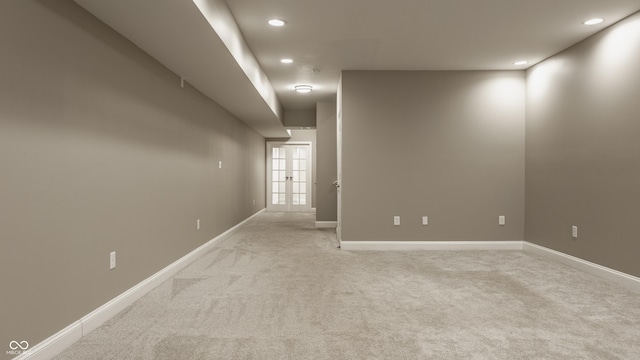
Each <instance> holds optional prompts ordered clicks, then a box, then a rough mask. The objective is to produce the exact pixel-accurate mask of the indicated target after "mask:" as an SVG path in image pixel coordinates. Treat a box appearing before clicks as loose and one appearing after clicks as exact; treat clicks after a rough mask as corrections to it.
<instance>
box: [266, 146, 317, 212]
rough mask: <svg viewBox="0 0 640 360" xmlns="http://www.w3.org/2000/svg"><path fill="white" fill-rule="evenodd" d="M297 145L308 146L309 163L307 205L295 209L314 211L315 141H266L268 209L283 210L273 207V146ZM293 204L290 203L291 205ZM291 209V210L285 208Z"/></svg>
mask: <svg viewBox="0 0 640 360" xmlns="http://www.w3.org/2000/svg"><path fill="white" fill-rule="evenodd" d="M296 145H304V146H307V148H308V150H309V151H308V153H307V164H308V169H307V172H308V175H307V184H308V185H307V190H308V192H307V205H306V206H305V208H304V209H302V210H295V211H297V212H312V211H313V208H312V204H313V142H311V141H267V142H266V150H265V155H266V156H265V162H266V167H265V168H266V171H267V174H266V176H265V179H266V187H265V197H266V199H265V200H266V202H265V205H266V206H265V207H266V211H282V210H274V209H272V208H271V200H272V199H271V196H270V195H271V186H272V180H273V179H272V176H273V171H272V170H273V169H272V168H273V158H272V156H273V155H272V154H273V147H274V146H296ZM290 205H291V204H289V206H290ZM284 211H291V210H284Z"/></svg>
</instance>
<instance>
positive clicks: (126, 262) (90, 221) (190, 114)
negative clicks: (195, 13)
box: [0, 0, 265, 357]
mask: <svg viewBox="0 0 640 360" xmlns="http://www.w3.org/2000/svg"><path fill="white" fill-rule="evenodd" d="M0 44H2V57H1V60H0V63H1V65H2V70H1V71H2V81H0V129H1V131H0V247H1V249H0V284H1V286H2V290H1V291H2V295H1V296H0V302H1V303H0V324H1V325H0V351H1V353H2V356H3V357H4V356H5V354H4V351H5V350H9V349H8V348H7V349H5V348H4V347H5V346H7V344H8V343H9V341H11V340H17V341H22V340H26V341H28V342H29V343H30V344H32V345H35V344H36V343H38V342H39V341H41V340H43V339H45V338H46V337H48V336H50V335H52V334H54V333H55V332H57V331H59V330H61V329H62V328H64V327H66V326H67V325H69V324H71V323H72V322H74V321H76V320H78V319H80V317H82V316H84V315H86V314H87V313H89V312H90V311H92V310H94V309H96V308H97V307H99V306H101V305H102V304H104V303H105V302H107V301H108V300H110V299H112V298H113V297H115V296H117V295H119V294H120V293H122V292H123V291H125V290H127V289H129V288H130V287H132V286H133V285H135V284H136V283H138V282H140V281H141V280H144V279H145V278H147V277H148V276H150V275H152V274H154V273H155V272H157V271H159V270H161V269H162V268H164V267H165V266H167V265H169V264H170V263H172V262H173V261H175V260H177V259H179V258H180V257H181V256H183V255H185V254H187V253H189V252H190V251H191V250H193V249H195V248H196V247H198V246H199V245H201V244H203V243H205V242H207V241H208V240H210V239H212V238H213V237H215V236H216V235H218V234H220V233H222V232H224V231H225V230H227V229H229V228H230V227H232V226H234V225H235V224H237V223H239V222H240V221H242V220H244V219H246V218H247V217H248V216H250V215H252V214H254V213H255V212H257V211H259V210H260V209H263V208H264V206H265V204H264V198H265V193H264V191H265V183H264V182H265V178H264V174H265V161H264V159H265V141H264V139H263V138H262V137H261V136H260V135H258V134H257V133H256V132H255V131H253V130H252V129H250V128H248V127H247V126H246V125H244V124H243V123H242V122H240V121H238V120H237V119H236V118H234V117H233V116H231V115H230V114H229V113H227V112H226V111H225V110H224V109H222V108H221V107H220V106H218V105H217V104H215V103H214V102H212V101H211V100H209V99H207V98H206V97H204V96H203V95H202V94H200V93H199V92H197V91H196V90H194V89H193V88H191V87H190V86H186V87H185V88H180V78H179V77H178V76H177V75H175V74H173V73H171V72H169V71H168V70H167V69H166V68H164V67H163V66H161V65H160V64H158V63H157V62H156V61H155V60H153V59H152V58H150V57H149V56H148V55H147V54H145V53H143V52H142V51H141V50H139V49H138V48H137V47H135V46H134V45H133V44H132V43H130V42H129V41H127V40H125V39H124V38H122V37H121V36H119V35H118V34H117V33H115V32H114V31H112V30H111V29H110V28H108V27H107V26H106V25H104V24H102V23H101V22H100V21H98V20H96V19H95V18H93V17H92V16H91V15H89V14H88V13H86V12H85V11H84V10H82V9H81V8H79V7H78V6H77V5H75V3H73V2H72V1H18V0H15V1H2V2H0ZM220 160H222V161H223V167H222V169H218V161H220ZM253 200H255V201H256V204H255V205H253ZM196 219H201V222H202V223H201V226H202V228H201V230H199V231H196V228H195V225H196ZM111 251H116V252H117V268H116V269H114V270H111V271H110V270H109V267H108V265H109V261H108V259H109V252H111Z"/></svg>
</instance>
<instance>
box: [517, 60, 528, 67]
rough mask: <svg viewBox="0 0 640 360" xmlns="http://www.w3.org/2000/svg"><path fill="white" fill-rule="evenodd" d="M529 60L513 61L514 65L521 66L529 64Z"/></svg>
mask: <svg viewBox="0 0 640 360" xmlns="http://www.w3.org/2000/svg"><path fill="white" fill-rule="evenodd" d="M528 63H529V62H528V61H527V60H519V61H516V62H514V63H513V65H516V66H520V65H527V64H528Z"/></svg>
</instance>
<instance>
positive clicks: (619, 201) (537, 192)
mask: <svg viewBox="0 0 640 360" xmlns="http://www.w3.org/2000/svg"><path fill="white" fill-rule="evenodd" d="M639 79H640V14H638V13H636V14H635V15H632V16H630V17H628V18H627V19H625V20H622V21H620V22H619V23H617V24H615V25H613V26H611V27H609V28H607V29H605V30H603V31H601V32H599V33H597V34H596V35H594V36H592V37H590V38H588V39H586V40H584V41H582V42H580V43H578V44H576V45H574V46H572V47H571V48H569V49H567V50H565V51H563V52H561V53H559V54H557V55H555V56H553V57H551V58H549V59H547V60H546V61H544V62H542V63H540V64H538V65H536V66H534V67H533V68H531V69H530V70H528V71H527V128H526V171H527V173H526V232H525V239H526V240H527V241H529V242H532V243H535V244H538V245H542V246H545V247H548V248H551V249H554V250H557V251H561V252H563V253H567V254H570V255H573V256H576V257H579V258H581V259H585V260H588V261H591V262H595V263H597V264H600V265H603V266H606V267H609V268H613V269H615V270H619V271H622V272H625V273H628V274H631V275H634V276H640V262H639V261H638V254H639V253H640V242H639V241H638V239H640V229H639V228H638V225H637V224H638V219H639V218H640V191H639V190H638V184H640V140H639V139H640V120H639V119H640V101H638V99H639V95H640V81H639ZM572 226H577V227H578V237H577V238H573V237H572Z"/></svg>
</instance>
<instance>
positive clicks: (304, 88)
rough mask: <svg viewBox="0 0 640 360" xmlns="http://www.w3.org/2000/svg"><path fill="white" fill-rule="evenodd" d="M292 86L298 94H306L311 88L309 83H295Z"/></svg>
mask: <svg viewBox="0 0 640 360" xmlns="http://www.w3.org/2000/svg"><path fill="white" fill-rule="evenodd" d="M293 88H294V89H295V90H296V92H298V93H300V94H308V93H310V92H311V91H312V90H313V87H312V86H311V85H296V86H294V87H293Z"/></svg>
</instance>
